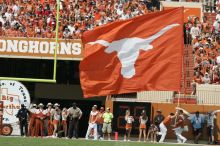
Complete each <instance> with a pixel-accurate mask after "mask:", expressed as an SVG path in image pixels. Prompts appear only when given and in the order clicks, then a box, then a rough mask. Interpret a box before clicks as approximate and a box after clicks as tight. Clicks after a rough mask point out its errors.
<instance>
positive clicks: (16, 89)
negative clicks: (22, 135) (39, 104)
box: [0, 80, 30, 124]
mask: <svg viewBox="0 0 220 146" xmlns="http://www.w3.org/2000/svg"><path fill="white" fill-rule="evenodd" d="M0 100H1V101H3V123H5V124H12V123H16V122H17V121H18V118H16V114H17V113H18V110H19V109H20V108H21V104H24V105H25V106H26V107H27V108H28V107H29V106H30V94H29V92H28V90H27V88H26V87H25V86H24V85H23V84H21V83H20V82H18V81H9V80H1V81H0Z"/></svg>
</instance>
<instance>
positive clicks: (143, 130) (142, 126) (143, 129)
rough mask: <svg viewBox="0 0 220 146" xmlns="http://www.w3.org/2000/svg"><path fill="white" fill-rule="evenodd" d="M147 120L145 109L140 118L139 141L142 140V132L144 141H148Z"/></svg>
mask: <svg viewBox="0 0 220 146" xmlns="http://www.w3.org/2000/svg"><path fill="white" fill-rule="evenodd" d="M147 121H148V117H147V115H146V111H145V110H143V111H142V112H141V116H140V118H139V123H140V126H139V140H138V141H141V137H142V133H143V135H144V141H146V124H147Z"/></svg>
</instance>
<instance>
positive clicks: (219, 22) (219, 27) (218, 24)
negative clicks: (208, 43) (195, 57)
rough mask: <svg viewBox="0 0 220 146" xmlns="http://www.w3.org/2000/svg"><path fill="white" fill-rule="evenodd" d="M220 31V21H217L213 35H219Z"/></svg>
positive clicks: (214, 24)
mask: <svg viewBox="0 0 220 146" xmlns="http://www.w3.org/2000/svg"><path fill="white" fill-rule="evenodd" d="M219 30H220V20H216V21H215V22H214V23H213V33H215V34H218V33H219Z"/></svg>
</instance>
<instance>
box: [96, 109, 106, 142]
mask: <svg viewBox="0 0 220 146" xmlns="http://www.w3.org/2000/svg"><path fill="white" fill-rule="evenodd" d="M104 113H105V109H104V107H101V108H100V110H99V113H98V115H97V120H96V123H97V131H98V139H101V140H102V139H103V138H102V135H103V133H102V127H103V123H104V119H103V117H102V116H103V114H104Z"/></svg>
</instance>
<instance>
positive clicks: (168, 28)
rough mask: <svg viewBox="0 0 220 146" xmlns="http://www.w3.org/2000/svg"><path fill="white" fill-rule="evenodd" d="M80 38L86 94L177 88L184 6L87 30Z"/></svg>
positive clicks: (178, 88) (180, 68)
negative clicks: (82, 46)
mask: <svg viewBox="0 0 220 146" xmlns="http://www.w3.org/2000/svg"><path fill="white" fill-rule="evenodd" d="M82 42H83V45H84V49H85V51H84V52H85V53H84V59H83V60H82V62H81V63H80V81H81V87H82V90H83V93H84V97H93V96H104V95H111V94H121V93H130V92H138V91H146V90H157V91H168V90H169V91H179V90H180V82H181V71H182V57H183V8H176V9H170V10H165V11H162V12H157V13H152V14H146V15H142V16H139V17H135V18H132V19H128V20H124V21H117V22H113V23H110V24H107V25H104V26H101V27H97V28H95V29H94V30H91V31H87V32H85V33H84V34H83V37H82Z"/></svg>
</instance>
